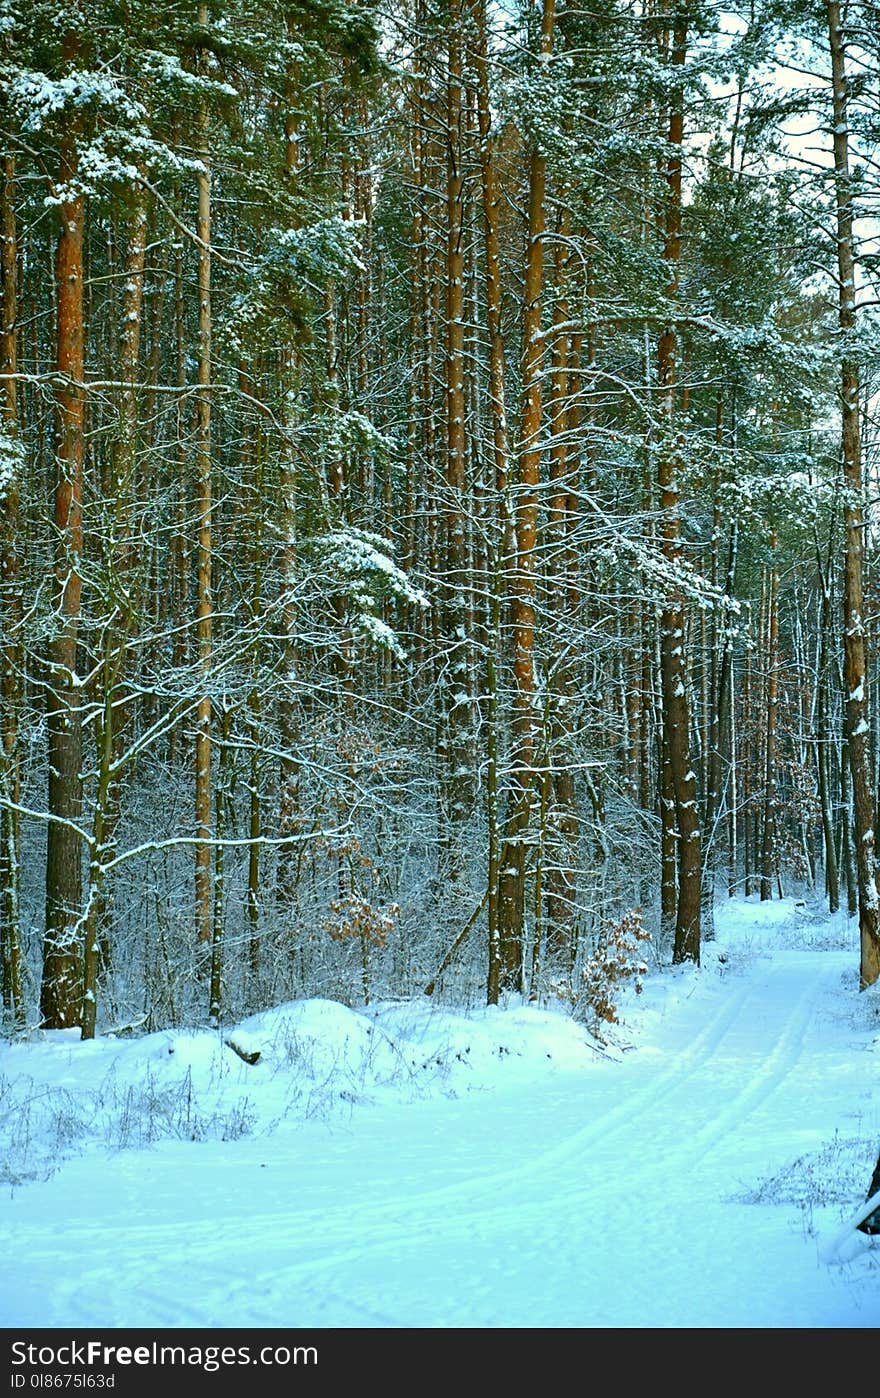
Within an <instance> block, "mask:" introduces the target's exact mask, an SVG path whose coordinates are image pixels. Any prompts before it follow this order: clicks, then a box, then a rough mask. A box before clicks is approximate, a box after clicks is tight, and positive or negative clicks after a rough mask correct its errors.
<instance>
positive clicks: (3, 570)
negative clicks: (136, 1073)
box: [0, 155, 24, 1024]
mask: <svg viewBox="0 0 880 1398" xmlns="http://www.w3.org/2000/svg"><path fill="white" fill-rule="evenodd" d="M2 179H3V186H2V227H0V238H2V246H0V286H2V292H3V306H2V320H0V370H2V372H3V374H5V375H8V377H7V378H5V379H4V382H3V397H2V406H0V424H2V429H3V433H4V434H5V436H6V437H7V439H8V441H9V442H10V444H12V445H13V446H18V443H19V420H18V388H17V380H16V378H15V375H16V373H17V370H18V239H17V233H16V224H15V204H14V200H15V161H14V159H13V157H12V156H11V155H6V156H4V157H3V174H2ZM19 498H20V487H19V463H18V461H16V460H15V458H13V459H12V465H11V470H10V472H9V475H8V476H6V477H4V478H3V482H2V485H0V618H2V623H3V644H2V648H0V798H2V800H3V802H4V804H3V805H2V806H0V956H2V995H3V1001H2V1003H3V1005H4V1007H5V1008H6V1009H7V1011H8V1012H9V1014H10V1015H11V1017H12V1020H13V1022H14V1023H16V1024H23V1023H24V1001H23V998H22V983H21V929H20V922H19V887H20V874H21V838H20V822H19V815H18V812H17V811H16V810H15V809H14V807H15V806H17V805H19V804H20V797H21V776H20V766H21V764H20V756H19V750H18V721H19V708H20V705H21V698H22V663H23V659H24V652H23V648H22V644H21V624H22V618H23V615H24V605H23V599H22V580H21V576H20V571H21V552H22V550H21V541H20V538H19V529H20V516H19ZM6 802H9V803H10V804H9V805H6V804H5V803H6Z"/></svg>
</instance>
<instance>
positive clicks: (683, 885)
mask: <svg viewBox="0 0 880 1398" xmlns="http://www.w3.org/2000/svg"><path fill="white" fill-rule="evenodd" d="M687 34H688V20H687V16H685V15H679V16H677V17H676V20H675V24H674V28H673V34H672V48H671V53H670V60H669V61H670V65H671V67H672V68H673V69H676V68H678V69H681V68H682V67H683V66H684V62H685V57H686V53H687ZM683 137H684V92H683V88H682V85H681V79H680V78H677V79H676V85H675V87H674V89H673V98H672V109H671V111H670V116H669V131H668V136H667V142H668V148H669V156H668V162H667V168H666V183H667V201H666V217H665V237H664V247H663V259H664V262H665V263H666V267H667V274H668V283H667V296H668V297H669V300H670V303H671V305H674V298H675V296H676V294H677V291H678V266H679V259H680V255H681V227H682V197H681V195H682V192H681V183H682V143H683ZM677 358H678V332H677V329H676V326H675V323H674V322H672V321H670V323H669V324H668V325H667V326H666V328H665V329H664V330H663V332H662V334H661V336H660V339H659V343H658V347H657V380H658V386H659V400H660V414H661V439H660V444H659V451H658V459H657V484H658V487H659V495H660V511H661V514H660V543H661V548H662V551H663V556H664V558H665V559H666V562H667V564H668V565H669V568H670V572H671V573H672V574H673V576H674V574H675V573H676V572H677V571H678V570H679V569H680V567H681V561H682V542H681V487H680V482H679V472H680V468H681V443H680V440H679V439H678V436H677V431H676V421H675V416H676V412H675V409H676V367H677ZM684 631H685V622H684V596H683V594H682V592H681V589H680V588H679V587H677V586H675V585H673V586H672V587H671V588H670V590H669V594H668V597H667V600H666V602H665V603H664V606H663V610H662V615H661V618H660V673H661V679H662V686H663V729H664V740H665V743H666V749H667V752H668V757H669V768H670V774H671V779H672V788H673V792H674V798H675V813H676V822H677V825H678V841H679V846H678V901H677V907H676V919H675V945H674V949H673V960H674V961H676V962H679V961H685V960H687V961H696V962H699V959H700V884H701V877H700V875H701V870H700V819H699V812H698V809H697V778H696V773H695V772H694V769H693V767H692V765H691V752H690V715H689V711H688V697H687V662H686V657H685V634H684Z"/></svg>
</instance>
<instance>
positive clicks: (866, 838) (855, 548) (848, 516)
mask: <svg viewBox="0 0 880 1398" xmlns="http://www.w3.org/2000/svg"><path fill="white" fill-rule="evenodd" d="M827 8H828V34H829V42H830V48H831V84H832V110H833V117H834V177H835V181H834V182H835V200H836V212H837V269H838V277H839V289H840V290H839V302H838V324H839V326H840V330H841V334H842V335H843V337H844V339H845V340H846V339H847V338H851V337H852V334H853V331H854V329H855V324H856V309H855V253H854V242H853V186H852V181H851V178H850V171H849V126H848V116H847V100H848V82H847V74H846V63H845V50H844V40H843V35H842V33H841V18H840V5H839V4H838V3H837V0H829V4H828V7H827ZM840 390H841V413H842V418H843V423H842V428H843V430H842V439H843V441H842V444H843V474H844V480H845V482H846V485H847V487H848V489H847V494H846V499H845V504H844V525H845V544H844V583H843V656H844V683H845V685H846V730H847V739H848V744H849V761H850V773H851V778H852V795H853V825H854V829H853V843H854V844H855V856H856V872H857V878H858V903H859V933H860V939H861V958H860V965H859V974H860V983H861V987H862V989H865V988H866V987H867V986H869V985H873V984H874V982H875V981H876V980H877V979H878V978H880V899H878V882H877V866H876V859H875V836H874V796H873V791H872V784H871V753H870V723H869V707H868V664H867V636H866V628H865V611H864V599H863V586H862V551H863V544H864V521H863V518H862V496H863V489H864V487H863V481H862V443H861V425H860V422H859V368H858V364H857V362H856V361H855V359H853V358H851V357H850V355H849V354H848V353H847V352H846V351H844V357H843V360H842V363H841V367H840Z"/></svg>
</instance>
